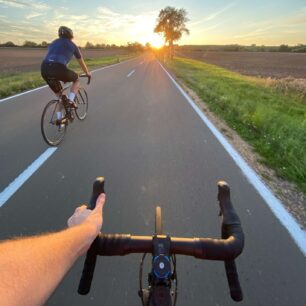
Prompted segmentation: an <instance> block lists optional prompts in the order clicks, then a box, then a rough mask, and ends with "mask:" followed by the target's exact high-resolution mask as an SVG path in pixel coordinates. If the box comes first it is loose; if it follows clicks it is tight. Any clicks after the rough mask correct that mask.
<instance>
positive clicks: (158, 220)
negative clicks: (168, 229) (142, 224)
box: [155, 206, 163, 235]
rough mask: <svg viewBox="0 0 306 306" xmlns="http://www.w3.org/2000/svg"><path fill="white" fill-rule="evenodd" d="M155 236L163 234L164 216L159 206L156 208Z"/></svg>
mask: <svg viewBox="0 0 306 306" xmlns="http://www.w3.org/2000/svg"><path fill="white" fill-rule="evenodd" d="M155 234H156V235H162V234H163V227H162V215H161V208H160V207H159V206H156V207H155Z"/></svg>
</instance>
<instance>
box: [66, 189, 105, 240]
mask: <svg viewBox="0 0 306 306" xmlns="http://www.w3.org/2000/svg"><path fill="white" fill-rule="evenodd" d="M104 204H105V194H104V193H101V194H100V195H99V197H98V199H97V201H96V207H95V208H94V209H93V210H90V209H88V208H87V206H86V205H82V206H80V207H77V208H76V210H75V212H74V213H73V215H72V216H71V217H70V218H69V219H68V221H67V223H68V226H69V227H73V226H76V225H80V224H89V225H92V226H94V228H95V236H94V237H96V236H97V235H98V234H99V232H100V230H101V228H102V224H103V207H104Z"/></svg>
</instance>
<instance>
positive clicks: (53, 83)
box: [41, 26, 91, 119]
mask: <svg viewBox="0 0 306 306" xmlns="http://www.w3.org/2000/svg"><path fill="white" fill-rule="evenodd" d="M58 36H59V38H58V39H56V40H54V41H53V42H52V43H51V44H50V46H49V48H48V53H47V55H46V57H45V59H44V60H43V62H42V64H41V75H42V77H43V79H44V80H45V81H46V82H47V84H48V85H49V87H50V88H51V89H52V91H54V93H55V94H56V95H57V96H59V93H60V90H61V86H60V83H59V81H63V82H73V84H72V86H71V90H70V93H69V95H68V100H69V102H70V106H71V107H73V108H77V105H76V103H75V102H74V98H75V95H76V93H77V92H78V90H79V87H80V80H79V77H78V74H77V73H75V72H74V71H72V70H70V69H68V68H67V64H68V63H69V62H70V60H71V58H72V56H73V55H74V56H75V58H76V59H77V61H78V62H79V65H80V66H81V68H82V70H83V71H84V73H85V74H86V75H87V76H89V77H91V73H90V71H89V70H88V68H87V66H86V64H85V62H84V59H83V57H82V54H81V52H80V50H79V48H78V47H77V46H76V45H75V44H74V43H73V42H72V39H73V32H72V30H71V29H69V28H68V27H65V26H61V27H59V29H58ZM50 78H51V80H50ZM58 119H60V118H58Z"/></svg>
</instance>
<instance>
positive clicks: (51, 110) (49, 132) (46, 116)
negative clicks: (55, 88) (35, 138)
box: [40, 100, 67, 146]
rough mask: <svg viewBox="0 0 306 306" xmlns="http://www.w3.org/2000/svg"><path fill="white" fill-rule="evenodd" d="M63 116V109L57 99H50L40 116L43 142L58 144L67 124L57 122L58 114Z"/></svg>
mask: <svg viewBox="0 0 306 306" xmlns="http://www.w3.org/2000/svg"><path fill="white" fill-rule="evenodd" d="M59 113H61V118H64V116H65V110H64V107H63V105H62V104H61V102H60V101H59V100H52V101H50V102H49V103H48V104H47V105H46V107H45V108H44V111H43V113H42V116H41V122H40V127H41V133H42V136H43V138H44V140H45V142H46V143H47V144H48V145H50V146H56V145H58V144H59V143H60V142H61V141H62V140H63V139H64V136H65V133H66V130H67V124H59V120H58V114H59Z"/></svg>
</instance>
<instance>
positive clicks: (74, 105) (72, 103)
mask: <svg viewBox="0 0 306 306" xmlns="http://www.w3.org/2000/svg"><path fill="white" fill-rule="evenodd" d="M68 105H69V107H70V108H74V109H77V108H78V105H77V104H76V102H75V101H70V100H69V103H68Z"/></svg>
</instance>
